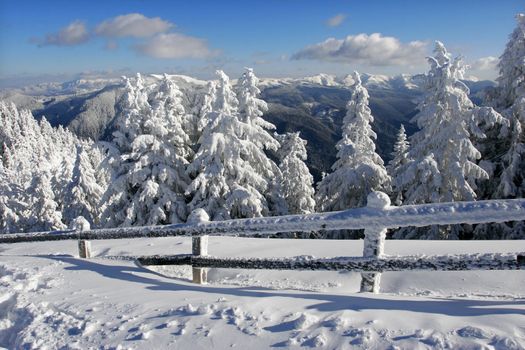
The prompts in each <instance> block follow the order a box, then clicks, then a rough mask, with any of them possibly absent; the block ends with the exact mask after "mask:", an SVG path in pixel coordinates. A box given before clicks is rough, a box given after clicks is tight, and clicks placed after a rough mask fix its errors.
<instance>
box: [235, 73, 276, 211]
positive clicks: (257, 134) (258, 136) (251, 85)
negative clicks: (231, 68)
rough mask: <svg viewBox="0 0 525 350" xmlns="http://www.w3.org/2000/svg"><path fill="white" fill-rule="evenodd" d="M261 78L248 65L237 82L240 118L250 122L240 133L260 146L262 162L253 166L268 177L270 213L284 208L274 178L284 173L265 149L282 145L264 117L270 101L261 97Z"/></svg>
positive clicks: (273, 126)
mask: <svg viewBox="0 0 525 350" xmlns="http://www.w3.org/2000/svg"><path fill="white" fill-rule="evenodd" d="M258 84H259V78H257V76H256V75H255V74H254V72H253V69H252V68H246V69H245V72H244V73H243V75H242V76H241V78H240V79H239V82H238V86H237V97H238V100H239V118H240V120H241V122H243V123H246V124H248V126H249V128H246V131H245V133H244V134H243V135H240V137H241V138H242V139H243V140H245V141H248V142H252V143H254V144H255V146H256V147H257V148H258V149H259V153H258V157H259V162H256V163H255V164H253V165H252V166H253V167H254V170H255V171H256V172H257V173H258V174H259V175H261V176H262V177H264V178H265V180H266V182H267V183H268V187H267V189H266V190H265V193H264V195H265V197H266V201H267V204H268V207H269V211H270V214H276V213H278V212H280V211H282V208H281V207H282V203H281V201H280V200H279V199H278V198H276V197H275V191H276V189H277V188H278V187H279V186H278V185H276V183H275V181H274V180H275V179H278V178H280V177H281V174H280V168H279V167H278V166H277V165H276V164H275V163H274V162H273V161H272V160H271V159H269V158H268V157H266V156H265V153H264V151H267V150H271V151H277V150H278V149H279V147H280V144H279V141H278V140H277V138H276V137H275V136H274V135H272V134H270V133H269V131H270V130H274V129H275V125H273V124H272V123H270V122H267V121H266V120H264V119H263V118H262V116H263V115H264V113H265V112H267V111H268V104H267V103H266V102H265V101H264V100H262V99H260V98H259V95H260V93H261V90H260V89H259V87H258Z"/></svg>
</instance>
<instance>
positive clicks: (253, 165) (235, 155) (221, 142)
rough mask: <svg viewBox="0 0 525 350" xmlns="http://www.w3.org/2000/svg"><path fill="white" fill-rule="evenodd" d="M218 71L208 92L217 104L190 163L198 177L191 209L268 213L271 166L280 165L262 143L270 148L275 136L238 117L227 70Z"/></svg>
mask: <svg viewBox="0 0 525 350" xmlns="http://www.w3.org/2000/svg"><path fill="white" fill-rule="evenodd" d="M217 75H218V78H219V80H218V82H217V83H216V84H211V85H210V86H209V89H208V92H209V93H210V95H209V96H207V97H206V100H207V101H210V102H211V103H212V108H211V111H210V112H208V113H207V114H206V115H205V116H204V117H203V118H202V119H201V123H200V125H202V126H203V130H202V135H201V137H200V139H199V144H200V146H199V150H198V152H197V153H196V155H195V159H194V161H193V162H192V163H191V164H190V166H189V168H188V170H189V173H190V174H191V176H192V177H193V181H192V182H191V184H190V186H189V187H188V189H187V190H186V194H187V195H188V196H191V197H192V200H191V202H190V204H189V207H190V208H189V209H190V211H193V210H195V209H197V208H202V209H204V210H206V212H207V213H208V214H209V216H210V217H211V219H212V220H224V219H230V218H243V217H257V216H264V215H267V214H268V212H269V209H268V204H267V200H266V198H265V196H264V194H265V193H266V191H267V189H268V178H270V177H271V176H272V174H273V173H271V172H270V170H274V169H277V166H276V165H275V164H274V163H273V162H272V161H271V160H270V159H269V158H268V157H267V156H266V154H265V153H264V151H263V149H262V147H265V146H266V147H270V145H271V144H272V143H270V142H271V140H270V139H269V138H268V136H267V135H266V134H267V133H266V131H264V129H263V128H261V127H260V126H257V125H255V124H251V123H248V122H243V121H241V120H240V119H239V102H238V99H237V97H236V94H235V93H234V91H233V88H232V86H231V84H230V81H229V78H228V77H227V76H226V74H224V72H222V71H217ZM247 96H251V97H249V98H246V99H245V102H246V103H247V104H249V103H253V101H254V99H253V96H252V95H248V94H247ZM250 99H251V100H250ZM252 111H255V113H258V112H256V111H257V109H253V110H252ZM250 113H251V112H250ZM244 115H245V117H246V116H247V115H248V114H244ZM253 115H254V117H252V119H255V118H256V117H255V115H256V114H253ZM246 119H250V117H246ZM262 131H264V132H262ZM265 133H266V134H265ZM270 138H271V136H270ZM273 142H275V144H276V141H275V140H274V141H273ZM277 171H278V170H277Z"/></svg>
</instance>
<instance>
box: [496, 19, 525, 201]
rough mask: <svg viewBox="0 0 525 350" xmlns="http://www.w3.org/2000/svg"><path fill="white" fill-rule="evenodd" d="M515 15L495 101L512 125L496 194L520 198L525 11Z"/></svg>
mask: <svg viewBox="0 0 525 350" xmlns="http://www.w3.org/2000/svg"><path fill="white" fill-rule="evenodd" d="M516 19H517V21H518V26H517V28H516V29H515V30H514V31H513V33H512V34H511V36H510V40H509V42H508V43H507V46H506V48H505V51H504V53H503V55H502V56H501V57H500V62H499V64H498V67H499V69H500V76H499V77H498V79H497V81H498V98H497V99H496V101H494V105H496V107H497V108H498V109H499V110H501V111H502V114H503V115H504V116H505V118H507V119H508V121H509V123H510V126H511V133H510V138H509V142H508V149H507V151H506V152H505V154H504V156H503V157H502V163H503V164H502V166H503V171H502V173H501V175H500V181H499V185H498V188H497V190H496V193H495V197H497V198H517V197H523V196H524V194H525V185H524V183H525V182H524V181H525V167H524V166H523V164H524V162H523V159H524V158H525V135H524V133H523V125H524V123H525V73H524V72H525V15H523V14H519V15H517V16H516Z"/></svg>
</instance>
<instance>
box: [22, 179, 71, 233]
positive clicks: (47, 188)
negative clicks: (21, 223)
mask: <svg viewBox="0 0 525 350" xmlns="http://www.w3.org/2000/svg"><path fill="white" fill-rule="evenodd" d="M26 197H27V203H28V204H29V207H30V208H29V213H28V214H27V218H28V219H27V220H28V222H29V231H33V232H39V231H54V230H63V229H65V228H66V225H64V223H63V222H62V213H61V212H60V211H59V210H58V204H57V202H56V201H55V195H54V193H53V190H52V187H51V176H50V175H49V174H48V173H47V172H42V173H41V174H38V175H36V176H35V177H34V178H33V181H32V183H31V186H30V187H29V188H28V190H27V192H26Z"/></svg>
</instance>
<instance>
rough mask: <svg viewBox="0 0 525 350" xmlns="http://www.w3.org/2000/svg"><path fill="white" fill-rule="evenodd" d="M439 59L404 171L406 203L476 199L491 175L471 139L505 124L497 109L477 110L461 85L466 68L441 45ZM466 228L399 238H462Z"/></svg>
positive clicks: (437, 229) (434, 64)
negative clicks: (481, 164)
mask: <svg viewBox="0 0 525 350" xmlns="http://www.w3.org/2000/svg"><path fill="white" fill-rule="evenodd" d="M434 55H435V56H434V57H429V58H428V61H429V63H430V66H431V68H430V71H429V73H428V74H427V76H426V86H425V88H426V93H425V96H424V99H423V101H422V102H421V103H420V104H419V106H418V110H419V113H418V114H417V115H416V116H415V117H414V118H413V121H415V122H417V125H418V126H419V128H420V129H421V130H420V131H418V132H417V133H415V134H414V135H413V136H412V137H411V140H410V141H411V145H412V146H411V148H410V152H409V158H410V161H409V162H408V163H407V164H406V165H405V166H404V169H403V170H402V174H401V181H400V182H398V183H397V185H398V186H400V188H402V189H404V194H403V197H404V203H403V204H418V203H430V202H451V201H461V200H474V199H475V198H476V188H477V185H476V181H478V180H482V179H487V178H488V174H487V172H486V171H485V170H483V169H482V168H481V167H479V166H478V165H477V164H476V161H477V160H478V159H479V158H480V157H481V154H480V152H479V151H478V149H476V147H475V146H474V144H473V142H472V141H471V138H477V139H481V138H483V137H484V133H483V131H482V129H481V127H480V125H482V124H483V125H484V126H485V127H490V126H492V125H494V124H495V123H498V122H501V116H500V115H499V114H498V113H496V112H495V111H494V110H492V108H488V107H475V106H474V105H473V103H472V102H471V101H470V99H469V98H468V93H469V90H468V88H467V87H466V85H465V84H464V83H462V82H461V81H460V79H462V77H463V72H464V66H463V64H462V62H461V60H460V59H459V58H457V59H452V58H451V55H450V54H449V53H448V52H447V50H446V49H445V46H444V45H443V44H442V43H441V42H436V46H435V49H434ZM461 234H462V231H461V227H460V226H454V227H452V229H451V228H446V227H438V226H432V227H430V228H421V229H404V230H400V231H398V232H397V233H396V234H395V235H394V236H395V237H399V238H401V237H402V238H416V237H419V238H427V239H443V238H448V239H457V238H460V236H461Z"/></svg>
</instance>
